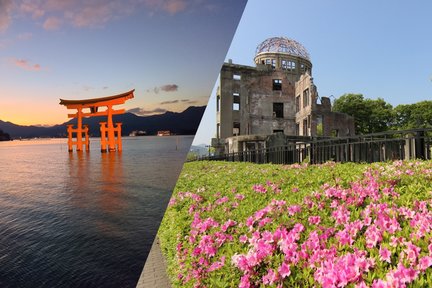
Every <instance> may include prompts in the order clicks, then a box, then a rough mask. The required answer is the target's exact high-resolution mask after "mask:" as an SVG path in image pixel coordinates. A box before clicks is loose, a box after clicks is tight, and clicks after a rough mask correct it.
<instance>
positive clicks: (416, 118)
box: [394, 101, 432, 130]
mask: <svg viewBox="0 0 432 288" xmlns="http://www.w3.org/2000/svg"><path fill="white" fill-rule="evenodd" d="M394 118H395V121H394V122H395V127H396V128H397V129H399V130H402V129H414V128H432V101H421V102H417V103H414V104H404V105H398V106H396V108H395V109H394Z"/></svg>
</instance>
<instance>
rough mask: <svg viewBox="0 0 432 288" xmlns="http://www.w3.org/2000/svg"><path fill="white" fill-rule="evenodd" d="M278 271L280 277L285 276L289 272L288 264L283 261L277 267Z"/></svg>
mask: <svg viewBox="0 0 432 288" xmlns="http://www.w3.org/2000/svg"><path fill="white" fill-rule="evenodd" d="M278 272H279V274H280V276H281V277H282V279H283V278H286V277H288V276H289V275H290V274H291V270H290V266H289V265H287V264H286V263H285V262H283V263H282V265H281V266H280V267H279V269H278Z"/></svg>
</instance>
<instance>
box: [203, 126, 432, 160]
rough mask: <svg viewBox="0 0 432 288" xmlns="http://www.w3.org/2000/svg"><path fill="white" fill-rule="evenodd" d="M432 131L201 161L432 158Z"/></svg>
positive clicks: (332, 141)
mask: <svg viewBox="0 0 432 288" xmlns="http://www.w3.org/2000/svg"><path fill="white" fill-rule="evenodd" d="M431 148H432V129H413V130H403V131H389V132H383V133H375V134H368V135H357V136H352V137H338V138H328V139H319V140H316V139H315V140H312V139H311V141H302V142H298V141H297V142H292V143H289V144H287V145H284V146H279V147H269V148H265V149H259V150H247V151H240V152H236V153H228V154H224V155H220V156H210V157H201V158H200V159H199V160H223V161H241V162H253V163H275V164H293V163H300V162H303V161H308V162H310V163H313V164H318V163H323V162H326V161H335V162H367V163H371V162H379V161H387V160H407V159H431V154H432V153H431Z"/></svg>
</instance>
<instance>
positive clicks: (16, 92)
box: [0, 0, 246, 125]
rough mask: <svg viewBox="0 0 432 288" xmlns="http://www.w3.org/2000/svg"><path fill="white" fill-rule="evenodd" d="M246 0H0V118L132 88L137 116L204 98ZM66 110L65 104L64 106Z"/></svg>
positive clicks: (60, 117) (19, 117)
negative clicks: (60, 99) (71, 100)
mask: <svg viewBox="0 0 432 288" xmlns="http://www.w3.org/2000/svg"><path fill="white" fill-rule="evenodd" d="M245 3H246V0H236V1H231V0H220V1H210V0H93V1H86V0H16V1H13V0H0V120H3V121H11V122H14V123H16V124H23V125H30V124H42V125H52V124H59V123H62V122H65V121H67V120H68V119H67V117H66V115H67V113H68V111H67V110H66V108H65V107H64V106H60V105H59V104H58V103H59V98H63V99H83V98H84V99H85V98H94V97H103V96H109V95H114V94H118V93H122V92H126V91H128V90H130V89H136V91H135V98H134V99H132V100H129V101H128V102H126V104H125V105H124V106H123V107H119V108H126V109H129V110H132V111H135V112H137V113H138V114H141V115H150V114H154V113H163V112H164V111H166V110H170V111H178V112H179V111H182V110H184V109H185V108H186V107H188V106H191V105H195V106H197V105H206V104H207V101H208V96H209V94H210V92H211V89H212V87H213V85H214V81H215V78H216V77H217V74H218V73H219V70H220V65H221V63H222V62H223V59H224V57H225V54H226V51H227V50H228V47H229V45H230V43H231V39H232V36H233V34H234V32H235V28H236V27H237V24H238V21H239V19H240V17H241V12H242V11H243V8H244V5H245ZM69 112H71V111H69Z"/></svg>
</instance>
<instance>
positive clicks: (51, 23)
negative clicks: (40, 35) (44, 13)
mask: <svg viewBox="0 0 432 288" xmlns="http://www.w3.org/2000/svg"><path fill="white" fill-rule="evenodd" d="M60 24H61V20H60V19H59V18H57V17H49V18H47V19H46V20H45V22H44V24H43V27H44V28H45V30H57V29H58V28H60Z"/></svg>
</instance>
